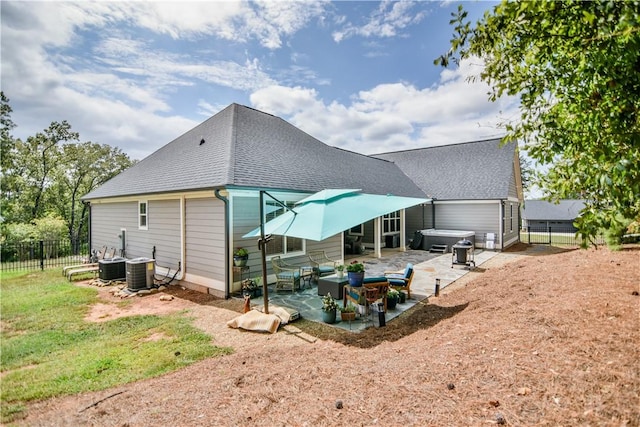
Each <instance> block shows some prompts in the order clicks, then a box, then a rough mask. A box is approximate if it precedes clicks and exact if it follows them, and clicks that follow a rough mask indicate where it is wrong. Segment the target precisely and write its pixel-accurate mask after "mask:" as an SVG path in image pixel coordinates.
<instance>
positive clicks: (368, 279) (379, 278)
mask: <svg viewBox="0 0 640 427" xmlns="http://www.w3.org/2000/svg"><path fill="white" fill-rule="evenodd" d="M386 281H387V278H386V277H384V276H377V277H365V278H364V280H363V281H362V283H363V284H364V283H378V282H386Z"/></svg>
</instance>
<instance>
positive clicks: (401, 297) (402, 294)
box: [398, 291, 407, 304]
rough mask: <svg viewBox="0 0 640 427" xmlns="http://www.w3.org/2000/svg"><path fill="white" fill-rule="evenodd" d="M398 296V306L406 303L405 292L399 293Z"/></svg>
mask: <svg viewBox="0 0 640 427" xmlns="http://www.w3.org/2000/svg"><path fill="white" fill-rule="evenodd" d="M398 295H399V296H400V300H399V301H398V302H399V303H400V304H404V303H405V302H407V294H406V293H405V292H402V291H399V292H398Z"/></svg>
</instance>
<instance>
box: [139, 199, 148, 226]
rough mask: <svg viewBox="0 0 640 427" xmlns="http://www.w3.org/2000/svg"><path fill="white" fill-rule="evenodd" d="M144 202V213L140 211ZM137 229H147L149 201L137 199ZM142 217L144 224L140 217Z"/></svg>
mask: <svg viewBox="0 0 640 427" xmlns="http://www.w3.org/2000/svg"><path fill="white" fill-rule="evenodd" d="M143 204H144V214H143V213H141V212H140V207H141V206H142V205H143ZM137 216H138V230H149V201H148V200H138V215H137ZM143 217H144V225H142V221H141V219H142V218H143Z"/></svg>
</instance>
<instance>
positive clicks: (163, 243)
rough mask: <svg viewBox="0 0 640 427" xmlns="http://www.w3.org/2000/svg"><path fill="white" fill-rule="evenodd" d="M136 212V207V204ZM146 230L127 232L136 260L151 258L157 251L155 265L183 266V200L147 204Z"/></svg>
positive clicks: (157, 201)
mask: <svg viewBox="0 0 640 427" xmlns="http://www.w3.org/2000/svg"><path fill="white" fill-rule="evenodd" d="M136 209H137V205H136ZM147 225H148V229H147V230H138V229H137V227H136V229H135V230H132V231H133V232H131V231H129V230H127V240H128V241H129V248H128V249H127V254H128V255H129V256H130V257H131V258H133V257H139V256H140V257H147V258H151V257H153V255H154V252H153V248H154V247H155V248H156V251H155V260H156V264H157V265H158V266H160V267H167V268H171V269H173V270H175V269H177V268H178V265H179V263H180V252H181V251H180V200H150V201H148V202H147Z"/></svg>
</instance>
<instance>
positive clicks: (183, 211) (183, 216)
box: [174, 194, 187, 280]
mask: <svg viewBox="0 0 640 427" xmlns="http://www.w3.org/2000/svg"><path fill="white" fill-rule="evenodd" d="M186 236H187V204H186V201H185V198H184V194H183V195H182V196H180V265H178V271H176V274H178V273H179V276H177V277H174V279H175V280H182V279H184V276H185V272H186V271H187V266H186V265H185V262H184V260H185V259H186V258H187V239H186Z"/></svg>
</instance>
